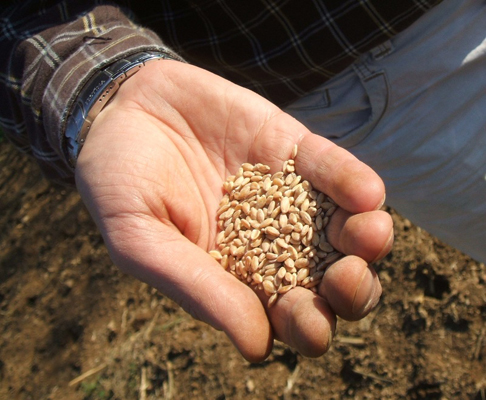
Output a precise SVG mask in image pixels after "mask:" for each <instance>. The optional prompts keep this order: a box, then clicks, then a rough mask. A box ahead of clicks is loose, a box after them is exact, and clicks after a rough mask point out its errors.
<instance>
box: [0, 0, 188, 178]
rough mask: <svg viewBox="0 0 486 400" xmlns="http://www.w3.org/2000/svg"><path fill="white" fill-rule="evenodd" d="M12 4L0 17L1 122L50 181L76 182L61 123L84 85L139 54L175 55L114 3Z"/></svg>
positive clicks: (6, 132) (6, 131) (29, 2)
mask: <svg viewBox="0 0 486 400" xmlns="http://www.w3.org/2000/svg"><path fill="white" fill-rule="evenodd" d="M12 3H13V2H12ZM16 3H17V4H15V5H12V6H10V7H6V8H5V11H2V15H1V18H2V19H1V24H2V28H3V29H2V31H3V34H2V36H1V37H0V53H1V54H2V57H0V98H1V99H2V103H3V104H4V106H3V107H0V126H1V128H2V130H3V132H4V134H5V135H6V136H7V137H8V138H9V139H10V140H11V141H12V142H13V143H14V145H16V147H17V148H19V149H20V150H21V151H23V152H25V153H28V154H30V155H33V156H34V157H35V158H36V159H37V161H38V163H39V165H40V167H41V169H42V171H43V172H44V175H45V176H46V177H47V178H48V179H50V180H52V181H55V182H58V183H61V184H73V183H74V179H73V171H72V169H71V167H70V166H69V164H68V163H67V158H66V155H65V154H64V152H63V146H62V143H63V127H64V122H65V120H66V118H67V115H66V113H67V112H68V110H69V109H70V105H71V104H72V103H73V101H74V100H75V98H76V95H77V93H78V92H79V91H80V90H81V88H82V86H83V84H84V83H85V82H86V81H87V80H88V79H89V78H90V77H91V76H92V74H93V73H95V72H96V71H97V70H99V69H101V68H103V67H104V66H106V65H108V64H110V63H112V62H114V61H116V60H118V59H120V58H123V57H125V56H127V55H130V54H134V53H138V52H140V51H147V50H158V51H162V52H165V53H168V54H173V56H174V58H176V59H179V57H178V56H177V55H175V54H174V53H173V52H172V51H171V50H170V49H168V48H167V46H165V45H164V44H163V43H162V41H161V40H160V39H159V38H158V36H157V35H155V34H154V33H153V32H152V31H150V30H147V29H143V28H141V27H140V26H137V25H135V24H134V23H133V22H132V21H131V19H130V18H129V17H127V15H125V14H124V13H122V11H121V10H120V9H119V8H117V7H113V6H94V3H95V1H92V2H91V3H93V5H91V6H90V4H89V3H90V2H89V1H85V2H81V1H50V2H49V1H43V2H40V1H30V0H29V1H22V2H18V1H17V2H16ZM5 103H6V104H5Z"/></svg>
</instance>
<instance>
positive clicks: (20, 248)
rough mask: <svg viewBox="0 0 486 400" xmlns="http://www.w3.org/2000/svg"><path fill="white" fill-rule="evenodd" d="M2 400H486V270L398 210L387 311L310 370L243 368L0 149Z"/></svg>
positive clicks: (387, 268)
mask: <svg viewBox="0 0 486 400" xmlns="http://www.w3.org/2000/svg"><path fill="white" fill-rule="evenodd" d="M0 147H1V148H0V210H1V212H0V226H1V227H2V229H1V231H0V335H1V336H0V399H5V400H7V399H9V400H10V399H66V400H70V399H73V400H78V399H93V400H94V399H97V400H101V399H120V400H125V399H126V400H130V399H142V400H148V399H218V400H222V399H243V398H245V399H284V400H288V399H345V398H353V399H475V400H484V399H486V290H485V289H486V268H485V265H484V264H480V263H477V262H475V261H473V260H471V259H470V258H468V257H466V256H464V255H463V254H461V253H460V252H458V251H455V250H453V249H451V248H450V247H448V246H446V245H444V244H443V243H441V242H439V241H437V240H436V239H434V238H433V237H431V236H430V235H428V234H427V233H426V232H424V231H423V230H421V229H419V228H418V227H416V226H414V225H412V224H411V223H410V222H409V221H408V220H405V219H403V218H401V217H400V216H399V215H397V214H396V213H395V212H393V211H392V210H390V212H391V213H392V215H393V218H394V220H395V224H396V244H395V247H394V250H393V251H392V253H391V254H389V255H388V256H387V257H386V259H384V260H383V261H381V262H379V263H377V264H376V265H375V268H376V269H377V271H378V273H379V275H380V277H381V281H382V284H383V297H382V300H381V302H380V304H379V305H378V307H377V308H376V310H375V311H373V312H372V313H371V315H369V316H368V317H367V318H365V319H364V320H362V321H360V322H355V323H348V322H345V321H339V324H338V333H337V336H336V340H335V343H334V345H333V347H332V349H331V350H330V351H329V353H328V354H327V355H325V356H324V357H321V358H318V359H307V358H304V357H302V356H300V355H299V354H297V353H295V352H294V351H293V350H292V349H290V348H288V347H286V346H284V345H282V344H279V343H277V344H276V346H275V350H274V351H273V353H272V355H271V356H270V357H269V359H268V360H267V361H265V362H263V363H261V364H250V363H248V362H246V361H245V360H244V359H243V358H242V357H241V356H240V355H239V354H238V353H237V352H236V351H235V350H234V349H233V347H232V345H231V344H230V342H229V341H228V340H227V339H226V338H225V336H224V335H223V334H222V333H220V332H216V331H214V330H213V329H211V328H209V327H208V326H206V325H205V324H203V323H200V322H197V321H194V320H192V319H191V318H190V317H189V316H188V315H187V314H185V313H184V312H183V311H182V310H181V309H180V308H179V307H178V306H177V305H176V304H174V303H173V302H172V301H171V300H169V299H168V298H166V297H164V296H163V295H161V294H160V293H157V292H156V291H155V290H153V289H152V288H150V287H149V286H147V285H146V284H142V283H140V282H138V281H136V280H134V279H133V278H131V277H129V276H126V275H124V274H122V273H121V272H119V271H118V270H117V268H116V267H115V266H114V265H113V264H112V263H111V261H110V259H109V257H108V255H107V252H106V249H105V247H104V245H103V242H102V239H101V236H100V234H99V233H98V231H97V229H96V227H95V226H94V224H93V222H92V221H91V219H90V217H89V215H88V213H87V211H86V210H85V208H84V206H83V204H82V203H81V201H80V199H79V196H78V194H77V193H76V192H75V191H73V190H69V189H65V188H59V187H55V186H53V185H51V184H49V183H48V182H47V181H46V180H44V179H43V178H42V176H41V175H40V173H39V171H38V169H37V167H36V166H35V164H34V163H33V162H32V161H31V160H29V159H28V158H27V157H25V156H23V155H21V154H19V153H17V152H16V151H15V150H14V149H13V148H12V146H11V145H10V144H8V143H7V142H5V141H3V142H2V143H1V144H0Z"/></svg>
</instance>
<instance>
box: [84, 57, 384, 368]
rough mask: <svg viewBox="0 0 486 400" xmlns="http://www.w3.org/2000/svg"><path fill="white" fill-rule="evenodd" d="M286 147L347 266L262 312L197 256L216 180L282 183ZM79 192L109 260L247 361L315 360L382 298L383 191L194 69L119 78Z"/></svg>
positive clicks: (168, 68)
mask: <svg viewBox="0 0 486 400" xmlns="http://www.w3.org/2000/svg"><path fill="white" fill-rule="evenodd" d="M296 143H297V144H298V145H299V153H298V156H297V159H296V167H297V171H298V172H299V173H300V174H301V175H302V176H303V177H304V178H305V179H308V180H310V181H311V183H312V184H313V185H314V186H315V187H316V188H317V189H319V190H321V191H323V192H325V193H327V194H328V195H329V196H331V197H332V198H333V199H334V200H335V201H336V202H337V203H338V204H339V205H340V207H341V208H340V209H339V210H338V211H337V212H336V213H335V214H334V216H333V218H332V220H331V222H330V224H329V226H328V228H327V229H328V232H327V233H328V238H329V241H330V242H331V244H332V245H333V246H334V247H335V248H337V249H338V250H340V251H341V252H343V253H345V254H347V255H349V256H347V257H345V258H343V259H341V260H340V261H338V262H336V263H335V264H334V265H332V266H331V267H330V268H329V269H328V270H327V272H326V274H325V277H324V279H323V281H322V283H321V285H320V287H319V290H318V294H315V293H313V292H311V291H309V290H307V289H303V288H295V289H293V290H291V291H289V292H288V293H287V294H285V295H283V296H281V297H280V298H279V300H278V301H277V302H276V304H275V305H274V306H273V307H271V308H270V309H265V306H264V305H263V304H262V302H261V301H260V299H259V298H258V295H257V294H256V293H255V292H254V291H253V290H252V289H250V288H249V287H247V286H246V285H244V284H243V283H241V282H239V281H238V280H236V279H235V278H234V277H233V276H232V275H231V274H229V273H227V272H226V271H224V270H223V269H222V268H221V266H219V264H218V263H217V262H216V261H214V260H213V258H212V257H211V256H209V255H208V254H207V251H208V250H211V249H213V248H214V246H215V237H216V234H217V231H216V210H217V209H218V204H219V201H220V200H221V197H222V189H221V188H222V183H223V181H224V180H225V178H226V177H227V176H228V175H230V174H234V173H235V172H236V170H237V169H238V167H239V166H240V165H241V164H242V163H243V162H250V163H257V162H260V163H264V164H268V165H270V166H271V167H272V170H273V172H275V171H277V170H280V169H281V167H282V163H283V161H284V160H286V159H288V157H289V156H290V154H291V151H292V148H293V146H294V144H296ZM76 181H77V186H78V189H79V191H80V193H81V196H82V198H83V200H84V202H85V203H86V205H87V207H88V209H89V210H90V213H91V214H92V216H93V218H94V219H95V221H96V223H97V224H98V226H99V228H100V230H101V232H102V234H103V237H104V240H105V242H106V244H107V247H108V250H109V252H110V256H111V257H112V260H113V261H114V262H115V263H116V264H117V265H118V266H119V267H120V268H121V269H122V270H123V271H125V272H127V273H129V274H131V275H133V276H135V277H137V278H138V279H140V280H143V281H145V282H147V283H149V284H150V285H152V286H154V287H156V288H157V289H159V290H160V291H161V292H162V293H164V294H165V295H167V296H169V297H170V298H172V299H173V300H175V301H176V302H177V303H178V304H180V305H181V306H182V307H183V308H184V309H185V310H186V311H187V312H189V313H190V314H191V315H192V316H194V317H195V318H198V319H200V320H203V321H205V322H207V323H209V324H210V325H212V326H213V327H214V328H216V329H220V330H223V331H224V332H225V333H226V334H227V335H228V337H229V338H230V339H231V340H232V342H233V343H234V345H235V346H236V347H237V348H238V350H239V351H240V352H241V353H242V355H243V356H244V357H245V358H246V359H248V360H249V361H253V362H255V361H261V360H263V359H265V358H266V357H267V356H268V354H269V353H270V351H271V348H272V343H273V339H274V338H276V339H279V340H281V341H283V342H285V343H287V344H289V345H290V346H293V347H294V348H296V349H297V350H298V351H299V352H301V353H302V354H303V355H306V356H311V357H316V356H320V355H322V354H323V353H325V352H326V351H327V349H328V347H329V345H330V343H331V339H332V335H333V332H334V329H335V324H336V314H337V315H339V316H341V317H343V318H345V319H349V320H356V319H359V318H362V317H363V316H365V315H366V314H367V313H368V312H369V311H370V310H371V309H372V307H373V306H374V305H376V303H377V302H378V300H379V297H380V295H381V286H380V283H379V281H378V278H377V275H376V274H375V272H374V271H373V269H372V268H371V267H369V266H368V262H371V261H373V260H375V259H378V258H380V257H382V256H384V255H385V254H386V253H387V252H388V251H389V250H390V247H391V244H392V241H393V228H392V222H391V218H390V217H389V215H388V214H387V213H385V212H382V211H379V210H378V208H379V207H380V206H381V205H382V203H383V200H384V195H385V190H384V186H383V183H382V181H381V180H380V178H379V177H378V176H377V175H376V174H375V173H374V172H373V171H372V170H371V169H370V168H368V167H367V166H366V165H364V164H363V163H361V162H359V161H358V160H357V159H356V158H354V157H353V156H352V155H351V154H349V153H348V152H347V151H345V150H343V149H341V148H339V147H337V146H335V145H333V144H332V143H331V142H329V141H327V140H325V139H323V138H321V137H318V136H316V135H313V134H311V133H310V132H309V131H308V130H307V129H306V128H305V127H304V126H302V125H301V124H300V123H298V122H297V121H296V120H294V119H293V118H291V117H290V116H288V115H286V114H285V113H283V112H282V111H281V110H280V109H279V108H277V107H275V106H274V105H272V104H271V103H269V102H268V101H266V100H264V99H263V98H261V97H260V96H258V95H256V94H254V93H252V92H250V91H248V90H245V89H243V88H241V87H239V86H237V85H234V84H232V83H230V82H228V81H226V80H224V79H222V78H220V77H217V76H215V75H213V74H211V73H209V72H207V71H204V70H201V69H199V68H197V67H194V66H191V65H187V64H183V63H179V62H176V61H160V62H155V63H150V64H148V65H147V66H146V67H145V68H143V69H142V70H141V71H140V72H138V73H137V74H136V75H134V76H133V77H131V78H130V79H128V80H127V81H126V82H125V83H124V84H123V85H122V86H121V87H120V89H119V91H118V93H117V94H116V96H115V97H114V99H113V101H112V102H111V103H110V104H108V105H107V107H106V108H105V109H104V110H103V111H102V112H101V113H100V115H99V116H98V117H97V118H96V120H95V122H94V123H93V126H92V128H91V132H90V134H89V135H88V138H87V141H86V144H85V146H84V148H83V150H82V152H81V154H80V157H79V160H78V165H77V167H76ZM262 300H264V303H265V302H266V300H267V299H266V298H265V299H262Z"/></svg>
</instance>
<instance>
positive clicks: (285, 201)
mask: <svg viewBox="0 0 486 400" xmlns="http://www.w3.org/2000/svg"><path fill="white" fill-rule="evenodd" d="M289 209H290V201H289V198H288V197H284V198H282V201H281V202H280V211H281V212H282V213H284V214H286V213H288V212H289Z"/></svg>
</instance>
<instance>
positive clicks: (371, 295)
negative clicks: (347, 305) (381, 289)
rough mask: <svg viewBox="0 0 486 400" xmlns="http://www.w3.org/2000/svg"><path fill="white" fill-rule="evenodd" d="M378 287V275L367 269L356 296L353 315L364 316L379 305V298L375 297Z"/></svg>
mask: <svg viewBox="0 0 486 400" xmlns="http://www.w3.org/2000/svg"><path fill="white" fill-rule="evenodd" d="M376 285H379V281H378V279H377V277H376V274H375V273H374V272H372V270H371V269H369V268H366V269H365V271H364V273H363V277H362V279H361V283H360V285H359V286H358V289H356V294H355V295H354V301H353V307H352V312H353V314H355V315H363V314H365V313H366V312H368V311H369V310H370V309H371V308H372V307H373V306H375V305H376V303H378V300H379V297H378V298H377V296H375V291H376Z"/></svg>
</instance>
